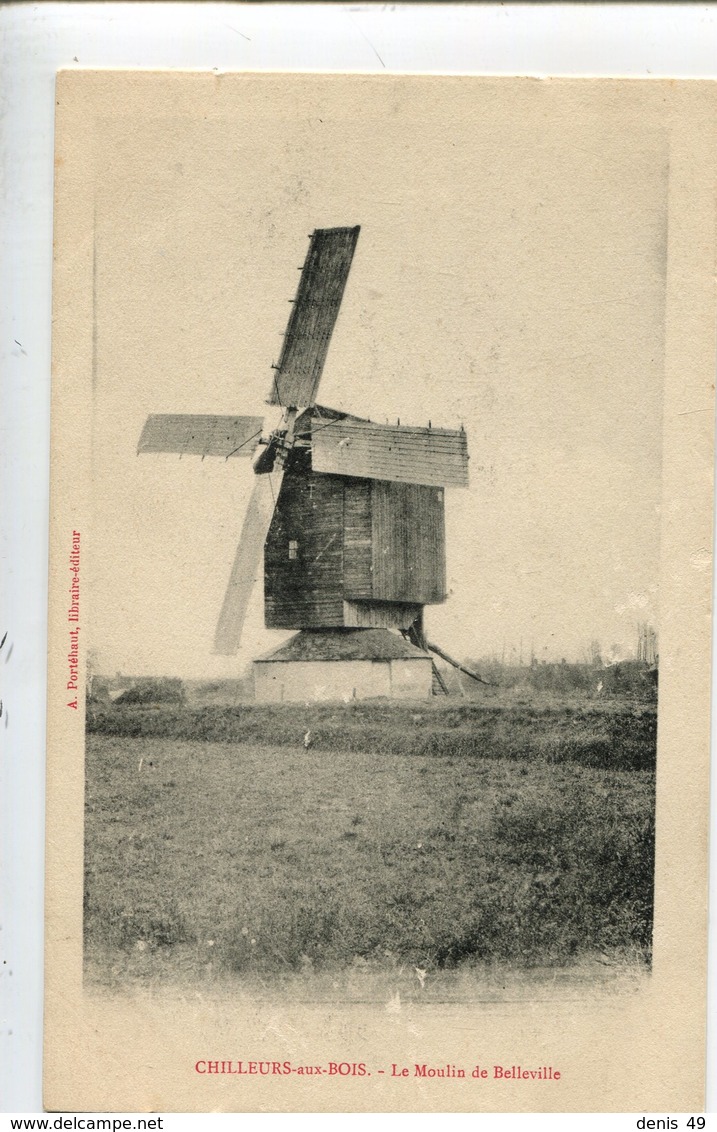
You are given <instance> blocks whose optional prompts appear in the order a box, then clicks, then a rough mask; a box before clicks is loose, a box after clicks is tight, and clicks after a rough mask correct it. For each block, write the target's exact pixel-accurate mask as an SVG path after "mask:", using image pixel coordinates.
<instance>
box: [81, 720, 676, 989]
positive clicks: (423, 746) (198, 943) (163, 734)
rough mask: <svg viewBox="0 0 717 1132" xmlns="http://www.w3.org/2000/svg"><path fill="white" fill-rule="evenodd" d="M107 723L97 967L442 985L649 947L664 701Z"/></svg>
mask: <svg viewBox="0 0 717 1132" xmlns="http://www.w3.org/2000/svg"><path fill="white" fill-rule="evenodd" d="M88 724H89V731H90V733H89V734H88V738H87V766H86V773H87V796H86V831H85V841H86V893H85V944H86V950H85V955H86V974H87V977H88V979H89V980H90V981H91V982H93V983H95V984H97V983H99V984H102V985H105V986H113V987H118V986H123V985H127V984H136V983H138V982H139V983H154V982H157V981H161V982H169V983H174V984H182V983H184V984H186V983H190V984H193V985H196V984H198V983H199V984H202V985H204V986H211V985H217V984H218V983H225V982H227V981H229V982H232V981H233V982H237V981H238V982H240V983H242V984H250V983H267V982H272V980H273V981H274V982H275V981H276V980H277V979H279V980H280V979H284V980H287V979H289V980H293V982H294V983H295V984H299V985H300V984H302V982H304V983H307V984H308V983H310V982H312V980H313V983H314V985H318V984H317V982H316V980H317V979H318V980H322V979H323V980H324V981H325V985H326V986H327V987H329V989H330V988H331V987H333V988H334V993H336V988H338V987H340V988H341V989H342V990H343V991H346V992H347V993H350V985H351V984H352V983H354V984H355V983H356V980H357V979H358V980H359V982H360V981H361V978H362V977H363V975H364V974H365V973H369V974H370V975H371V977H372V978H374V980H375V978H376V977H389V976H390V978H391V979H393V980H394V983H395V979H396V978H397V977H398V976H399V975H400V976H401V977H402V978H403V980H404V982H405V983H406V985H410V986H411V987H413V990H414V991H415V993H416V994H425V993H429V992H430V990H431V988H432V987H439V986H443V988H444V990H445V987H446V986H447V983H446V978H447V976H448V974H450V975H451V978H452V979H453V985H454V986H455V985H459V984H460V980H461V978H462V977H464V976H465V975H466V972H469V971H483V972H485V971H487V970H493V971H498V972H501V971H503V972H504V971H506V970H508V969H511V970H513V971H515V970H520V971H523V972H528V971H530V970H540V971H543V972H544V971H545V969H546V968H550V969H552V970H553V971H566V970H570V969H573V970H575V971H578V970H581V969H584V965H585V964H586V963H588V964H591V963H592V964H594V963H596V962H597V963H603V964H611V963H628V964H632V965H633V966H640V965H644V964H645V963H646V962H648V961H649V952H650V939H651V924H652V883H653V860H654V845H653V842H654V759H655V710H654V705H653V706H645V705H640V704H635V703H630V704H627V703H610V704H593V703H583V704H582V705H577V706H568V707H566V706H554V705H553V706H546V705H545V704H540V705H532V706H531V705H513V706H506V705H501V704H493V705H492V706H485V705H477V704H460V703H459V704H458V705H457V706H456V705H455V703H452V704H448V705H447V704H445V702H444V703H443V704H439V705H436V704H434V703H429V704H425V705H417V704H414V705H410V704H409V705H399V704H389V703H386V704H379V703H373V704H367V703H364V704H355V705H351V706H348V707H345V706H337V705H316V706H314V707H309V708H303V707H298V708H292V707H289V706H284V705H282V706H276V707H259V706H253V705H248V706H245V707H236V708H222V707H219V706H217V707H209V708H203V709H199V710H193V709H189V708H182V707H174V706H171V707H170V706H166V707H163V708H159V709H151V708H140V707H124V708H121V709H120V708H118V707H115V708H108V709H105V710H102V711H100V712H96V713H95V714H94V715H92V716H91V717H90V718H89V720H88ZM307 731H308V732H310V745H309V747H308V749H305V747H304V743H303V738H304V735H305V734H306V733H307ZM581 965H582V967H581ZM391 985H393V983H392V984H391Z"/></svg>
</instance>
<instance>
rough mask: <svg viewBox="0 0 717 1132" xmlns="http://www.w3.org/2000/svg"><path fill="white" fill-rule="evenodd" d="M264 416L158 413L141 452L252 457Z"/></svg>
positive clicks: (150, 421) (145, 433)
mask: <svg viewBox="0 0 717 1132" xmlns="http://www.w3.org/2000/svg"><path fill="white" fill-rule="evenodd" d="M263 424H264V420H263V417H217V416H213V415H208V416H193V415H190V414H186V413H173V414H171V413H155V414H153V415H152V416H151V417H148V418H147V421H146V423H145V426H144V428H143V429H142V435H141V436H140V438H139V445H138V446H137V452H138V453H142V452H178V453H179V454H180V456H184V455H186V456H223V457H224V458H225V459H229V457H230V456H251V454H252V452H253V451H254V449H255V448H256V446H257V444H258V443H259V437H260V436H261V430H262V427H263Z"/></svg>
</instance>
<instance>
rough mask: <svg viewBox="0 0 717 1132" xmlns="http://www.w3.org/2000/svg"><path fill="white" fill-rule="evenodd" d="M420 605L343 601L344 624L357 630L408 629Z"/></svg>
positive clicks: (394, 602)
mask: <svg viewBox="0 0 717 1132" xmlns="http://www.w3.org/2000/svg"><path fill="white" fill-rule="evenodd" d="M422 609H423V606H422V605H408V604H406V602H399V601H345V602H344V624H345V625H347V626H350V627H354V626H355V627H356V628H359V629H409V628H410V627H411V625H412V624H413V622H414V621H415V620H416V618H417V617H418V616H419V614H420V612H421V610H422Z"/></svg>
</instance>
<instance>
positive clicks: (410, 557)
mask: <svg viewBox="0 0 717 1132" xmlns="http://www.w3.org/2000/svg"><path fill="white" fill-rule="evenodd" d="M371 522H372V543H373V595H372V596H373V597H374V599H375V600H378V601H405V602H416V603H418V604H421V605H430V604H433V603H435V602H441V601H445V598H446V556H445V545H446V540H445V514H444V501H443V489H442V488H440V487H423V486H420V485H418V484H408V483H386V482H384V481H383V480H372V491H371Z"/></svg>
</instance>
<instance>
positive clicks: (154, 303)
mask: <svg viewBox="0 0 717 1132" xmlns="http://www.w3.org/2000/svg"><path fill="white" fill-rule="evenodd" d="M289 81H290V80H288V79H287V80H285V82H286V83H288V82H289ZM339 84H340V80H339V81H337V80H331V79H328V80H327V79H324V80H323V81H321V82H318V81H317V83H316V87H315V88H312V90H311V91H307V90H306V89H305V90H304V92H303V94H302V96H301V97H298V96H294V97H292V94H291V91H289V88H288V86H285V87H284V91H285V93H286V94H287V97H285V98H284V99H283V100H281V101H279V102H277V101H275V100H274V101H272V98H271V97H268V88H267V85H266V82H264V83H263V84H262V83H260V82H256V83H254V82H252V81H251V80H245V81H244V82H243V83H241V82H238V83H236V84H235V85H234V86H230V88H229V93H227V91H226V90H225V91H224V93H223V95H222V98H221V104H219V103H217V105H216V106H214V107H212V106H210V107H209V111H208V112H207V116H206V118H205V117H204V114H203V113H199V114H198V115H195V116H194V117H192V116H189V115H188V114H186V112H185V111H184V110H183V109H182V108H179V109H178V110H177V112H176V115H173V114H171V113H170V112H169V111H168V109H167V107H166V105H164V106H163V107H162V110H161V113H158V112H157V108H156V107H154V105H153V104H152V100H151V98H148V100H147V113H146V115H145V117H144V118H138V117H137V115H136V114H133V115H123V114H122V113H121V111H119V110H118V113H117V116H116V117H110V118H109V119H108V120H107V121H106V122H103V124H102V130H101V136H100V138H99V140H98V142H97V148H96V158H95V159H96V168H97V229H96V264H95V291H96V339H95V341H96V364H95V401H94V410H95V412H94V430H93V458H94V467H95V481H94V482H95V496H94V516H93V523H92V536H91V543H90V547H89V551H90V556H91V575H92V588H91V597H92V627H91V630H90V632H91V638H92V639H91V642H90V643H91V644H92V646H94V647H95V648H96V649H97V650H98V654H99V664H100V667H101V668H102V669H103V670H105V671H107V670H110V671H113V670H115V669H121V670H122V671H124V672H130V673H137V674H139V673H149V672H163V673H167V674H176V675H184V676H219V675H232V674H235V673H236V672H237V671H239V669H241V668H242V667H243V666H244V664H245V663H246V662H247V661H248V660H249V659H250V658H251V657H252V656H253V655H256V654H257V653H259V652H263V651H266V650H267V649H268V648H271V647H272V644H278V643H279V642H280V641H281V640H282V639H284V637H285V636H286V635H287V634H280V633H276V632H268V631H267V630H265V629H264V627H263V610H262V589H261V585H258V586H257V587H256V589H255V595H254V599H253V602H252V606H251V609H250V613H249V617H248V621H247V626H246V630H245V640H244V644H243V647H242V651H241V653H240V655H239V657H238V658H221V657H215V656H213V655H212V653H211V649H212V639H213V633H214V627H215V623H216V619H217V616H218V613H219V608H220V605H221V600H222V596H223V592H224V588H225V586H226V582H227V579H228V576H229V571H230V568H231V563H232V559H233V556H234V552H235V548H236V543H237V539H238V535H239V531H240V528H241V523H242V518H243V512H244V509H245V507H246V503H247V500H248V496H249V492H250V489H251V486H252V476H253V473H252V469H251V462H250V461H248V460H246V461H244V460H232V461H228V462H224V461H222V460H210V459H206V460H204V461H201V460H200V459H198V458H196V457H185V458H183V459H181V460H180V459H179V458H178V457H176V456H169V455H165V456H142V457H137V455H136V446H137V440H138V437H139V434H140V432H141V429H142V425H143V423H144V420H145V418H146V417H147V415H148V414H149V413H151V412H187V413H210V412H216V413H236V414H240V413H247V414H257V415H260V414H262V413H265V414H266V421H267V428H272V427H274V426H275V424H276V423H278V419H279V412H278V411H277V410H276V409H275V408H270V407H269V406H266V405H265V404H264V399H265V396H266V395H267V392H268V387H269V381H270V377H271V370H270V364H271V362H273V361H276V360H277V357H278V354H279V350H280V345H281V337H282V334H283V331H284V328H285V325H286V321H287V318H288V313H289V309H290V308H289V303H288V301H287V300H289V299H290V298H292V297H293V295H294V293H295V289H296V284H297V281H298V272H297V270H296V269H297V267H299V266H300V265H301V263H302V261H303V258H304V255H305V253H306V249H307V246H308V236H309V234H310V233H311V231H312V230H313V229H314V228H316V227H333V226H336V225H349V224H350V225H353V224H360V225H361V235H360V237H359V242H358V247H357V251H356V256H355V258H354V263H353V268H352V271H351V275H350V277H349V282H348V285H347V288H346V292H345V296H344V302H343V306H342V310H341V313H340V315H339V319H338V322H337V325H336V329H335V332H334V337H333V340H332V345H331V348H330V350H329V355H328V361H327V365H326V369H325V371H324V378H323V381H322V385H321V390H320V394H319V400H320V401H321V402H322V403H324V404H327V405H330V406H333V407H336V408H341V409H345V410H346V411H349V412H352V413H356V414H358V415H360V416H371V417H372V418H373V419H375V420H382V419H388V420H395V419H396V418H398V417H400V419H401V423H405V424H410V423H413V424H426V423H427V422H428V420H429V419H430V420H431V421H432V422H433V424H434V425H436V426H443V427H456V426H458V425H459V424H460V423H463V424H464V426H465V428H466V430H467V433H468V442H469V452H470V458H471V459H470V478H471V483H470V488H469V489H451V490H449V491H447V493H446V511H447V554H448V578H449V587H450V591H451V592H450V596H449V598H448V600H447V602H446V603H445V605H443V606H435V607H431V608H429V609H428V610H427V611H426V618H427V624H428V628H429V632H430V635H431V637H432V638H433V639H435V640H436V641H437V642H438V643H440V644H442V645H443V646H444V647H445V648H447V649H448V650H449V651H451V652H453V653H454V654H457V655H458V656H480V655H484V654H486V653H490V652H493V651H495V652H497V653H498V654H500V653H501V652H502V650H503V648H504V647H505V649H506V653H507V655H508V656H510V654H511V650H512V649H513V648H515V649H516V650H517V649H518V648H519V645H520V641H521V638H522V641H523V652H524V655H525V656H526V657H527V656H528V655H529V653H530V649H531V647H534V649H535V652H536V653H537V655H538V656H539V657H546V658H549V659H554V658H559V657H560V656H567V657H569V658H572V657H578V656H580V655H581V653H582V652H583V650H585V649H586V647H587V646H588V644H589V642H590V640H591V639H593V638H597V639H598V640H600V641H601V643H602V645H603V647H604V648H605V649H607V648H609V646H611V645H613V644H615V645H617V646H618V647H619V648H620V649H621V650H623V651H624V652H626V653H628V652H630V651H631V650H632V649H633V648H634V645H635V640H636V623H637V621H638V620H649V621H652V622H653V623H656V622H657V589H656V584H657V565H658V551H659V522H660V514H659V504H660V434H661V406H662V379H663V374H662V369H663V337H664V326H663V323H664V309H663V300H664V287H665V266H666V264H665V258H666V209H667V202H666V188H667V155H666V147H665V142H664V138H663V136H662V135H661V134H660V133H659V132H657V131H653V130H651V129H650V128H649V125H648V123H647V122H646V123H645V125H644V128H638V127H637V126H636V125H635V124H634V123H633V124H631V128H630V129H625V128H624V126H625V117H624V107H623V106H621V105H620V104H619V100H615V101H614V102H613V101H612V100H611V99H610V98H604V97H601V98H599V99H598V98H596V99H594V100H593V99H591V98H590V97H581V98H576V97H573V96H572V94H571V91H574V90H575V88H574V87H572V88H571V87H570V86H569V84H562V85H561V84H556V85H555V86H552V85H551V84H542V86H541V84H539V83H534V84H532V86H531V89H530V93H529V94H528V92H526V97H524V98H521V99H519V100H518V99H512V98H511V99H508V98H503V97H501V87H500V85H499V84H496V83H493V84H486V85H484V86H482V87H481V86H480V85H477V84H466V82H462V81H461V80H457V81H454V82H453V84H452V85H451V90H450V91H449V92H447V95H446V97H445V100H444V101H443V102H441V100H440V99H437V98H436V91H435V87H433V88H432V89H429V88H428V87H427V86H426V85H423V86H421V87H420V89H419V88H418V87H411V86H410V80H406V79H404V80H402V81H401V82H397V83H395V84H391V83H390V82H389V85H386V84H384V85H383V86H382V87H381V88H379V87H378V86H377V84H376V83H375V82H374V83H371V82H370V81H368V82H367V81H366V80H364V82H363V84H362V85H361V87H360V89H357V90H355V91H353V92H352V94H351V97H346V91H345V89H344V90H343V91H342V90H341V89H340V85H339ZM277 89H278V88H277ZM294 94H296V92H294Z"/></svg>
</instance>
